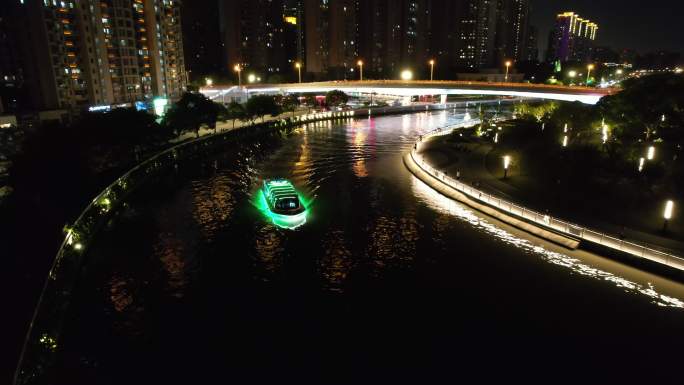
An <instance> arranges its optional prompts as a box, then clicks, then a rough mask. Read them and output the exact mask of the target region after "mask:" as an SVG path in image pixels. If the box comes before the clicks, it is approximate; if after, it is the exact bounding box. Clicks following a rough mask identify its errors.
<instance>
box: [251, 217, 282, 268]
mask: <svg viewBox="0 0 684 385" xmlns="http://www.w3.org/2000/svg"><path fill="white" fill-rule="evenodd" d="M254 242H255V244H254V250H255V251H256V262H257V270H258V271H260V272H261V273H262V275H261V276H260V278H261V279H262V280H264V281H269V280H271V279H272V277H273V275H274V274H276V273H277V272H278V271H279V270H280V268H281V266H282V263H283V261H282V251H283V246H282V244H281V236H280V232H279V231H276V230H275V228H274V227H273V226H272V225H263V226H260V227H259V228H258V229H257V234H256V237H255V238H254ZM263 273H265V274H263Z"/></svg>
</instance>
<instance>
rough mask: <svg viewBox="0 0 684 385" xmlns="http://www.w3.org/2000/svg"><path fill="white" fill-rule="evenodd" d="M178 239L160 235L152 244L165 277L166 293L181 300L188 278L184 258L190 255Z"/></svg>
mask: <svg viewBox="0 0 684 385" xmlns="http://www.w3.org/2000/svg"><path fill="white" fill-rule="evenodd" d="M180 239H181V238H180V237H178V236H177V235H176V234H173V233H160V234H159V238H158V239H157V241H156V242H155V243H154V254H155V255H156V256H157V258H159V261H160V262H161V265H162V268H163V269H164V271H165V272H166V275H167V280H166V285H167V291H168V292H169V293H170V294H171V295H172V296H174V297H176V298H181V297H183V296H184V294H185V287H186V285H187V283H188V278H187V276H186V261H185V259H184V257H185V256H187V255H190V253H189V252H188V250H186V248H185V246H184V244H183V242H182V241H181V240H180Z"/></svg>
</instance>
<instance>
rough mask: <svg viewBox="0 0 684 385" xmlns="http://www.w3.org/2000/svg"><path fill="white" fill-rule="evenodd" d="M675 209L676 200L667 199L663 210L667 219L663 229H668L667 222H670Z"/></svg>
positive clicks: (664, 217)
mask: <svg viewBox="0 0 684 385" xmlns="http://www.w3.org/2000/svg"><path fill="white" fill-rule="evenodd" d="M673 210H674V202H672V201H667V202H665V210H664V211H663V219H664V220H665V221H664V222H663V231H667V224H668V222H670V219H672V211H673Z"/></svg>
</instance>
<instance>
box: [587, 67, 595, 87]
mask: <svg viewBox="0 0 684 385" xmlns="http://www.w3.org/2000/svg"><path fill="white" fill-rule="evenodd" d="M593 69H594V65H593V64H589V65H587V82H586V85H589V75H591V70H593Z"/></svg>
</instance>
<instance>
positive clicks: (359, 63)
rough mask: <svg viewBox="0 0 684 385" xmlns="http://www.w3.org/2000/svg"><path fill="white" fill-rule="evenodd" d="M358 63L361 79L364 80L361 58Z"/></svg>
mask: <svg viewBox="0 0 684 385" xmlns="http://www.w3.org/2000/svg"><path fill="white" fill-rule="evenodd" d="M356 64H357V65H358V66H359V80H361V81H363V61H361V60H359V61H357V62H356Z"/></svg>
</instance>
